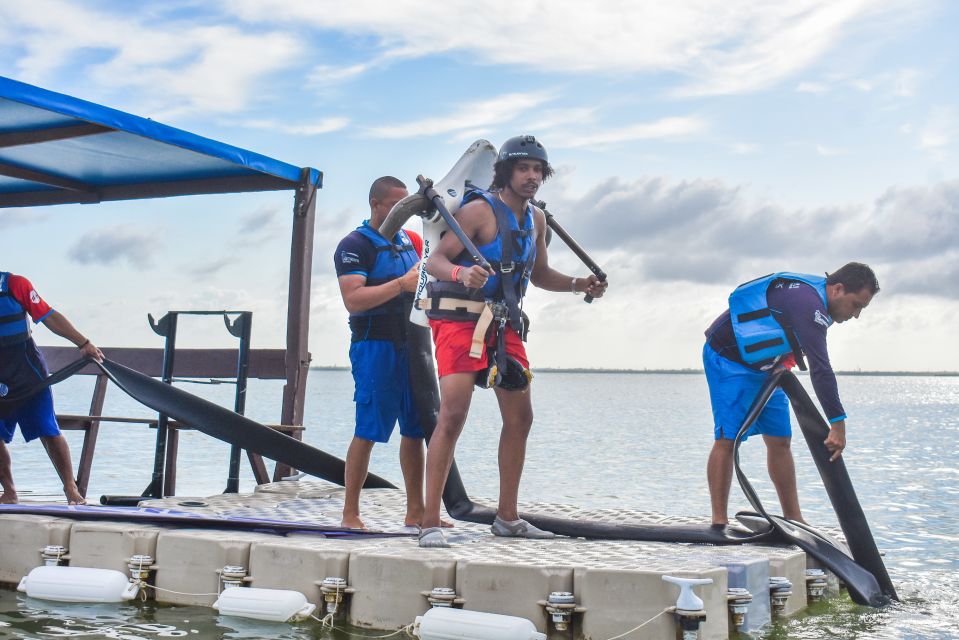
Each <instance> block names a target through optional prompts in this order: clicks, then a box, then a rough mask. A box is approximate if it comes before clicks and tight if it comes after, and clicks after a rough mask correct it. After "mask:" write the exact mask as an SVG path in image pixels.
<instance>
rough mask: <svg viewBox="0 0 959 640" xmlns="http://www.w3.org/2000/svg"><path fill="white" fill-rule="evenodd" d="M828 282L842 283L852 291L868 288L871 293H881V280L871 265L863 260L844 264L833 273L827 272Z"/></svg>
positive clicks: (847, 289)
mask: <svg viewBox="0 0 959 640" xmlns="http://www.w3.org/2000/svg"><path fill="white" fill-rule="evenodd" d="M826 284H841V285H842V286H843V288H844V289H845V290H846V291H849V292H850V293H859V292H860V291H862V290H863V289H868V290H869V293H871V294H872V295H876V294H877V293H879V280H878V279H876V274H875V273H873V270H872V269H871V268H869V265H867V264H863V263H862V262H850V263H848V264H844V265H843V266H841V267H840V268H838V269H836V270H835V271H833V272H832V273H827V274H826Z"/></svg>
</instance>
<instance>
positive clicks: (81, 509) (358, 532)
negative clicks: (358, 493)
mask: <svg viewBox="0 0 959 640" xmlns="http://www.w3.org/2000/svg"><path fill="white" fill-rule="evenodd" d="M6 514H21V515H22V514H27V515H36V516H52V517H56V518H71V519H74V520H99V521H102V520H107V521H112V522H117V521H120V522H136V523H138V524H158V525H164V526H181V527H189V528H197V529H224V530H230V531H257V532H262V533H277V534H286V533H315V534H321V535H322V536H324V537H327V538H334V537H335V538H348V537H368V538H377V537H379V538H382V537H410V536H412V535H415V534H412V533H399V532H385V531H369V530H363V529H346V528H343V527H335V526H329V525H324V524H317V523H312V522H295V521H291V520H273V519H269V518H246V517H237V516H227V515H214V514H204V513H196V512H192V511H179V510H176V509H163V508H156V507H95V506H90V505H63V504H0V517H3V516H4V515H6Z"/></svg>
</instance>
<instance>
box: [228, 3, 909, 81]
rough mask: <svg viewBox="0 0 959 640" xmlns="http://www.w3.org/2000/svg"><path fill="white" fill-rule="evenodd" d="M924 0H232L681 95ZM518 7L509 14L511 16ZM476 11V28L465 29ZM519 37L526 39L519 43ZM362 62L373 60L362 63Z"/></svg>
mask: <svg viewBox="0 0 959 640" xmlns="http://www.w3.org/2000/svg"><path fill="white" fill-rule="evenodd" d="M910 5H911V6H912V9H913V10H914V9H915V3H907V2H904V1H903V0H797V1H795V2H788V3H756V2H752V1H751V0H701V1H700V2H697V3H681V2H673V3H652V2H634V3H595V4H594V5H592V6H590V7H589V8H588V9H586V8H584V5H583V4H582V3H581V2H578V1H577V0H550V1H549V2H547V1H546V0H539V1H535V0H534V1H533V2H530V3H527V4H525V5H523V6H517V5H516V4H515V3H513V2H509V1H507V0H485V1H483V2H479V3H477V2H475V1H473V0H449V1H447V2H444V3H441V4H435V3H434V4H433V5H430V7H429V17H428V19H425V18H424V9H423V6H422V4H421V3H419V2H417V1H416V0H394V1H393V2H390V3H388V4H384V3H382V2H380V1H378V0H354V1H353V2H350V3H347V4H344V3H334V2H332V1H326V2H323V1H316V2H288V1H286V0H233V1H231V2H228V3H227V2H223V3H222V4H221V6H223V7H229V9H230V10H231V11H233V12H234V13H235V14H236V15H237V16H238V17H239V18H240V19H242V20H246V21H248V22H250V23H256V24H262V23H285V24H290V23H292V24H297V25H302V24H304V23H306V24H311V25H313V26H314V27H316V28H319V29H324V30H338V31H343V32H346V33H347V34H350V35H352V36H354V37H356V38H357V39H360V38H363V37H373V38H375V39H376V43H377V45H378V47H379V50H380V52H379V53H378V54H377V55H376V58H380V57H382V56H390V55H393V56H397V57H411V56H419V57H422V56H428V55H435V54H445V53H460V54H465V55H466V56H469V57H470V58H471V59H472V60H475V61H476V62H479V63H487V64H489V63H492V64H505V65H512V66H518V67H524V68H531V69H563V70H564V71H567V72H571V73H602V74H610V75H619V74H623V73H637V72H662V71H665V72H670V73H679V74H681V75H682V76H684V77H685V78H686V79H687V82H686V83H685V84H684V86H683V87H682V88H681V89H679V91H678V93H680V94H684V95H707V94H726V93H741V92H746V91H753V90H756V89H759V88H763V87H766V86H770V85H771V84H773V83H775V82H778V81H779V80H781V79H783V78H785V77H787V76H789V75H791V74H794V73H796V72H797V71H799V70H801V69H803V68H806V67H808V66H810V65H811V64H813V63H814V62H816V61H818V60H820V59H821V58H822V57H823V56H824V55H825V54H826V53H827V52H828V51H830V50H831V49H832V48H833V47H834V46H835V45H836V44H837V43H838V42H839V40H840V39H841V38H842V37H843V35H845V33H846V31H848V30H849V29H850V28H851V26H853V25H855V26H857V27H858V26H861V25H862V24H863V23H864V22H865V21H866V20H867V19H870V18H875V17H883V18H888V19H887V20H886V22H885V24H888V25H889V26H890V28H891V27H893V26H895V17H896V15H897V11H905V10H907V9H909V8H910ZM507 15H508V16H509V19H508V20H504V19H503V16H507ZM464 16H469V18H468V20H469V29H464V22H463V21H464ZM517 43H522V44H521V46H517ZM356 70H357V71H358V72H361V71H362V70H363V69H362V68H356Z"/></svg>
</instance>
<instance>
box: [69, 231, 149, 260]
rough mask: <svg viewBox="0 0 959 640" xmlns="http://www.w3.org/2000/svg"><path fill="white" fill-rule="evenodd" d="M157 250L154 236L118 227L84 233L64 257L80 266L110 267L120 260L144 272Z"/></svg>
mask: <svg viewBox="0 0 959 640" xmlns="http://www.w3.org/2000/svg"><path fill="white" fill-rule="evenodd" d="M159 248H160V247H159V244H158V242H157V234H156V233H154V232H150V231H143V230H141V229H140V228H133V227H129V226H126V225H118V226H115V227H110V228H108V229H102V230H100V231H90V232H88V233H85V234H83V235H82V236H80V238H78V239H77V241H76V242H75V243H74V244H73V246H72V247H70V249H69V250H68V251H67V255H68V256H69V257H70V259H71V260H74V261H75V262H79V263H80V264H102V265H110V264H115V263H117V262H120V261H121V260H122V261H125V262H126V263H127V264H128V265H129V266H131V267H133V268H134V269H145V268H147V267H149V266H150V265H151V264H152V261H153V256H154V254H155V253H156V252H157V250H158V249H159Z"/></svg>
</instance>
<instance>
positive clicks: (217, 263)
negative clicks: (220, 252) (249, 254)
mask: <svg viewBox="0 0 959 640" xmlns="http://www.w3.org/2000/svg"><path fill="white" fill-rule="evenodd" d="M237 262H239V256H237V255H236V254H231V255H228V256H223V257H221V258H217V259H214V260H208V261H206V262H201V263H199V264H191V265H190V266H188V267H187V268H186V270H187V272H189V273H190V274H191V275H192V276H194V277H196V278H209V277H210V276H213V275H216V274H217V273H219V272H220V271H222V270H223V269H225V268H226V267H228V266H230V265H232V264H236V263H237Z"/></svg>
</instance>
